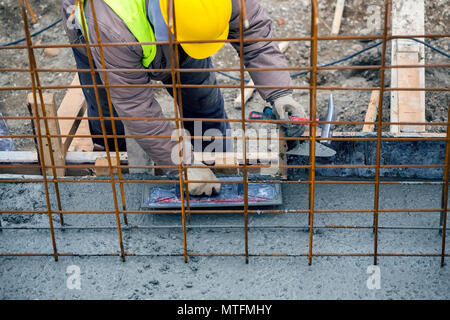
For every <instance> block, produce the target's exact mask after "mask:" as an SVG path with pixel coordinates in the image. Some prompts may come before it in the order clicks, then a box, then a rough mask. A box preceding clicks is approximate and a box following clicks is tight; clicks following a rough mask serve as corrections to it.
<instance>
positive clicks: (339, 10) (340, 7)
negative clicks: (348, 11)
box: [331, 0, 345, 35]
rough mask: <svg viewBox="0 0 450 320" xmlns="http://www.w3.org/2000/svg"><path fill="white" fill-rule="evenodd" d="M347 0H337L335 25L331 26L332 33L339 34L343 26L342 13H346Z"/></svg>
mask: <svg viewBox="0 0 450 320" xmlns="http://www.w3.org/2000/svg"><path fill="white" fill-rule="evenodd" d="M344 6H345V0H337V1H336V9H335V10H334V19H333V25H332V26H331V35H337V34H339V29H340V28H341V21H342V14H343V13H344Z"/></svg>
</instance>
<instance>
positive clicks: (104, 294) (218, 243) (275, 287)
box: [0, 183, 450, 299]
mask: <svg viewBox="0 0 450 320" xmlns="http://www.w3.org/2000/svg"><path fill="white" fill-rule="evenodd" d="M125 186H126V188H125V190H126V201H127V209H129V210H139V208H140V202H141V196H142V195H141V192H140V191H141V189H142V185H140V184H135V183H133V184H126V185H125ZM60 191H61V200H62V205H63V208H64V210H92V211H94V210H113V209H114V204H113V201H112V199H113V197H112V193H111V185H110V184H104V183H61V184H60ZM50 192H51V200H52V206H53V207H54V208H56V199H55V196H54V189H53V187H52V186H51V187H50ZM315 199H316V201H315V205H316V208H317V209H330V210H338V209H370V208H373V186H370V185H361V184H360V185H322V184H320V185H317V186H316V193H315ZM283 200H284V205H283V206H282V207H278V208H284V209H305V208H307V204H308V186H307V185H291V184H288V185H283ZM0 203H1V207H2V208H4V209H3V210H17V209H18V210H29V209H31V210H46V204H45V197H44V191H43V187H42V185H41V184H39V183H36V184H6V183H2V184H0ZM119 203H120V195H119ZM440 203H441V186H440V185H422V186H420V185H382V186H381V190H380V207H381V208H410V209H417V208H439V207H440ZM11 216H12V215H3V227H24V226H29V227H47V226H48V217H47V215H46V214H35V215H32V216H29V215H19V216H17V215H15V216H17V217H16V218H14V219H12V218H9V217H11ZM20 217H27V218H26V219H21V218H20ZM53 217H54V220H55V226H56V227H59V223H58V216H57V215H54V216H53ZM439 217H440V214H439V213H438V212H436V213H430V212H426V213H417V212H408V211H406V212H394V213H380V216H379V224H380V226H382V227H392V226H404V227H405V226H408V227H411V226H413V227H419V228H424V227H427V228H428V227H429V228H436V227H438V226H439ZM5 218H6V219H5ZM64 218H65V221H66V224H67V226H68V227H76V226H81V227H94V226H97V227H114V226H116V220H115V216H114V215H110V214H108V215H106V214H102V215H100V214H96V215H92V214H89V215H86V214H83V215H81V214H66V215H65V216H64ZM128 219H129V224H130V225H138V226H155V225H156V226H166V227H168V226H175V227H173V228H159V229H127V228H125V226H124V225H123V227H124V228H125V229H124V231H123V238H124V245H125V250H126V252H128V253H135V254H137V255H138V256H131V257H127V261H126V262H125V263H123V262H121V260H120V258H119V257H117V256H115V257H60V258H59V261H58V262H55V261H54V260H53V258H52V257H1V258H0V298H1V299H17V298H21V299H53V298H56V299H109V298H112V299H219V298H222V299H241V298H246V299H264V298H267V299H313V298H319V299H378V298H379V299H424V298H425V299H448V298H450V269H449V267H448V263H447V265H446V266H444V267H441V266H440V258H439V257H380V258H379V267H380V275H381V282H380V285H381V287H380V289H373V290H371V289H369V288H368V287H367V279H368V278H369V277H370V274H368V273H367V268H368V267H369V266H371V265H372V264H373V258H371V257H314V258H313V261H312V265H311V266H309V265H308V259H307V257H261V258H260V257H250V262H249V264H248V265H247V264H245V259H244V258H243V257H191V258H189V263H188V264H185V263H184V261H183V257H182V256H176V257H164V256H153V255H165V254H180V253H183V236H182V230H181V227H180V225H181V217H180V216H179V215H161V214H158V215H132V214H129V215H128ZM372 222H373V215H372V214H371V213H367V212H352V213H322V214H320V213H316V214H315V216H314V225H315V227H324V226H327V225H363V226H368V227H370V226H372ZM190 225H191V226H194V227H195V226H205V225H207V226H208V227H207V228H191V229H189V230H188V232H187V247H188V251H189V252H192V253H224V254H229V253H236V254H242V253H243V252H244V230H243V217H242V215H240V214H219V215H217V214H215V215H213V214H193V215H192V217H191V224H190ZM224 225H226V226H240V227H241V228H214V227H213V226H224ZM249 225H250V226H269V225H271V226H273V225H284V226H305V227H306V226H307V225H308V217H307V214H303V213H299V214H293V213H283V214H259V215H258V214H250V216H249ZM55 235H56V244H57V249H58V252H60V253H78V254H98V253H100V254H109V253H120V248H119V240H118V236H117V230H116V229H114V228H111V229H95V230H94V229H88V230H78V229H66V230H64V231H63V230H59V229H58V230H56V231H55ZM373 239H374V235H373V233H372V230H371V229H325V228H318V229H316V230H315V231H314V238H313V252H314V253H372V252H373V249H374V246H373ZM447 239H448V238H447ZM441 242H442V238H441V235H440V234H439V231H438V230H436V229H434V230H429V229H415V230H393V229H380V230H379V242H378V251H379V252H380V253H394V252H396V253H434V254H438V253H440V252H441ZM308 244H309V232H308V230H307V229H306V228H300V229H294V228H290V229H267V228H251V229H250V230H249V251H250V253H251V254H261V253H264V254H271V253H286V254H294V255H297V254H304V253H307V252H308ZM449 245H450V243H449V240H447V248H448V247H449ZM0 252H1V253H8V252H9V253H13V252H15V253H17V252H27V253H50V254H51V253H52V246H51V239H50V233H49V231H48V230H8V229H5V230H3V232H1V233H0ZM139 255H150V256H139ZM448 259H449V257H447V260H448ZM72 265H75V266H78V267H79V268H80V280H81V289H80V290H77V289H69V288H68V286H67V281H68V279H70V277H71V272H69V273H67V271H68V269H67V268H68V267H69V266H72ZM69 287H70V286H69Z"/></svg>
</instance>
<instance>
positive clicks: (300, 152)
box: [286, 141, 336, 157]
mask: <svg viewBox="0 0 450 320" xmlns="http://www.w3.org/2000/svg"><path fill="white" fill-rule="evenodd" d="M286 154H288V155H294V156H306V157H307V156H309V141H305V142H303V143H299V144H298V145H297V146H295V148H293V149H291V150H289V151H287V152H286ZM335 154H336V150H333V149H331V148H329V147H327V146H325V145H323V144H321V143H319V142H317V141H316V157H332V156H334V155H335Z"/></svg>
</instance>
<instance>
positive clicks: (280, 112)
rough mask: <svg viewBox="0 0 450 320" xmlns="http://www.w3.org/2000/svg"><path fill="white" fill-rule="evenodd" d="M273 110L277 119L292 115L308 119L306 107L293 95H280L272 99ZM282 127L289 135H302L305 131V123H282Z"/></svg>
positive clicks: (286, 118) (287, 117) (285, 118)
mask: <svg viewBox="0 0 450 320" xmlns="http://www.w3.org/2000/svg"><path fill="white" fill-rule="evenodd" d="M272 110H273V113H274V114H275V116H276V117H277V119H280V120H289V117H290V116H294V117H300V118H305V119H308V118H309V117H308V113H307V111H306V109H305V108H304V107H303V106H301V105H300V104H299V103H298V102H297V101H295V100H294V98H293V97H292V95H291V94H290V95H286V96H282V97H279V98H277V99H275V100H273V101H272ZM280 125H281V128H282V130H283V132H284V134H285V136H287V137H300V136H301V135H302V134H303V133H304V132H305V128H306V126H305V125H299V124H298V123H297V124H290V123H281V124H280Z"/></svg>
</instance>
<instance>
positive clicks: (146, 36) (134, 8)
mask: <svg viewBox="0 0 450 320" xmlns="http://www.w3.org/2000/svg"><path fill="white" fill-rule="evenodd" d="M103 1H104V2H105V3H106V4H107V5H108V6H109V7H110V8H111V9H112V10H113V11H114V12H115V13H116V14H117V15H118V16H119V18H120V19H122V20H123V22H124V23H125V25H126V26H127V27H128V29H129V30H130V32H131V33H132V34H133V36H134V37H135V38H136V39H137V41H138V42H154V41H155V34H154V32H153V29H152V26H151V25H150V22H149V21H148V19H147V10H146V7H145V3H146V0H126V1H123V0H103ZM84 3H85V0H81V1H80V6H83V8H84ZM78 9H79V8H78ZM80 12H81V10H77V19H78V21H79V23H80V26H82V25H83V21H86V19H85V18H84V19H81V14H80ZM83 14H84V10H83ZM85 27H86V31H87V33H88V35H85V38H86V40H87V41H88V42H89V31H88V27H87V24H86V25H85ZM82 29H83V28H82ZM142 52H143V54H144V56H143V57H142V65H143V66H144V67H145V68H148V66H149V65H150V63H152V61H153V59H154V58H155V55H156V45H154V44H151V45H148V44H145V45H144V44H143V45H142Z"/></svg>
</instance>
